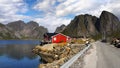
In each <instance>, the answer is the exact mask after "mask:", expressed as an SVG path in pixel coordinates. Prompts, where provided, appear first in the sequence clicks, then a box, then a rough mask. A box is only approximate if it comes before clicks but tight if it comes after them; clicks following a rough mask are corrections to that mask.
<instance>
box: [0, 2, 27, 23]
mask: <svg viewBox="0 0 120 68" xmlns="http://www.w3.org/2000/svg"><path fill="white" fill-rule="evenodd" d="M0 9H1V10H0V18H1V20H0V22H2V23H8V22H11V21H15V20H20V19H24V18H25V17H26V16H24V15H20V14H17V13H25V12H26V11H27V6H26V4H25V3H24V1H23V0H0Z"/></svg>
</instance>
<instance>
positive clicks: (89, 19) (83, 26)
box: [62, 14, 99, 37]
mask: <svg viewBox="0 0 120 68" xmlns="http://www.w3.org/2000/svg"><path fill="white" fill-rule="evenodd" d="M97 20H99V19H98V18H97V17H95V16H91V15H88V14H85V15H79V16H76V17H75V18H74V19H73V20H72V21H71V23H70V24H69V25H68V26H67V27H66V28H65V29H64V31H63V32H62V33H64V34H66V35H69V36H71V37H79V36H89V35H96V34H97V33H98V32H99V30H97V28H96V22H97Z"/></svg>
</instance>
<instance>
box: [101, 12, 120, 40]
mask: <svg viewBox="0 0 120 68" xmlns="http://www.w3.org/2000/svg"><path fill="white" fill-rule="evenodd" d="M100 26H101V33H102V36H103V38H105V37H111V36H112V37H116V36H119V35H120V21H119V19H118V18H117V17H116V16H115V15H114V14H112V13H110V12H107V11H103V12H102V13H101V15H100Z"/></svg>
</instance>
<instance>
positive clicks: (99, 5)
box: [0, 0, 120, 32]
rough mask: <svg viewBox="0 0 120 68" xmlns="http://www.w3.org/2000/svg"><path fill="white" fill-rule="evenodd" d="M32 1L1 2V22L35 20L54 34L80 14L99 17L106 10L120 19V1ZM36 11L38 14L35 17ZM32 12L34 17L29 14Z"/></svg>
mask: <svg viewBox="0 0 120 68" xmlns="http://www.w3.org/2000/svg"><path fill="white" fill-rule="evenodd" d="M32 1H33V0H31V3H30V4H29V3H26V2H25V0H0V9H1V10H0V22H3V23H8V22H11V21H16V20H24V21H25V20H26V19H27V20H34V21H36V22H38V23H39V24H40V25H42V26H45V27H47V28H48V30H49V31H50V32H54V30H55V29H56V27H57V26H60V25H61V24H66V25H67V24H69V23H70V21H71V19H72V18H73V17H74V16H76V15H80V14H91V15H95V16H97V17H99V16H100V14H101V12H102V11H103V10H106V11H109V12H112V13H114V14H115V15H116V16H118V17H119V19H120V14H119V12H120V0H36V2H35V1H34V4H32ZM31 4H32V6H30V5H31ZM29 6H30V7H29ZM31 10H32V11H31ZM34 10H35V11H37V13H38V14H36V15H34V13H35V12H34ZM29 11H30V12H29ZM31 12H33V15H32V14H29V13H31ZM26 13H28V16H27V14H26Z"/></svg>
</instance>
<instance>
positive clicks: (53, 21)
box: [34, 16, 70, 32]
mask: <svg viewBox="0 0 120 68" xmlns="http://www.w3.org/2000/svg"><path fill="white" fill-rule="evenodd" d="M34 21H36V22H38V23H39V24H40V25H41V26H45V27H47V28H48V30H49V32H54V31H55V29H56V28H57V27H58V26H60V25H62V24H65V25H67V24H68V23H69V22H70V19H65V18H58V17H55V16H46V17H44V18H35V19H34Z"/></svg>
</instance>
